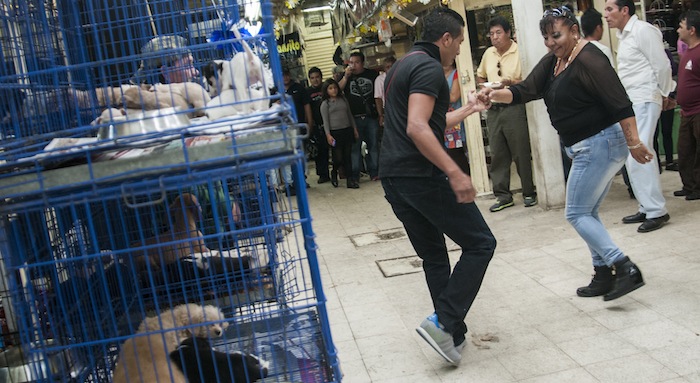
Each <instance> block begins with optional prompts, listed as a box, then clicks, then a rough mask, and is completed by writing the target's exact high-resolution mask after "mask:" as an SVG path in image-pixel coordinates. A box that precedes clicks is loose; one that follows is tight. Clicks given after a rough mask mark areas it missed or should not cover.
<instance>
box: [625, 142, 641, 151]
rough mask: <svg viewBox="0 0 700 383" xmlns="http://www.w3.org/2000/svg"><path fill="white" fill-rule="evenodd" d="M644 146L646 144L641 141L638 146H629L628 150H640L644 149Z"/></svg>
mask: <svg viewBox="0 0 700 383" xmlns="http://www.w3.org/2000/svg"><path fill="white" fill-rule="evenodd" d="M642 145H644V143H643V142H642V141H639V143H638V144H637V145H634V146H627V149H629V150H634V149H639V148H641V147H642Z"/></svg>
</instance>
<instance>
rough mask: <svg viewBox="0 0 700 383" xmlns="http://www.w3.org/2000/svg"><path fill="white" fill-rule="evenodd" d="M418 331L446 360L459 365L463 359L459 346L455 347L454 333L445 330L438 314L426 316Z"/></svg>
mask: <svg viewBox="0 0 700 383" xmlns="http://www.w3.org/2000/svg"><path fill="white" fill-rule="evenodd" d="M416 331H417V332H418V334H420V336H422V337H423V339H425V341H426V342H428V344H429V345H430V346H432V347H433V348H434V349H435V351H437V352H438V354H440V356H442V357H443V358H445V360H446V361H448V362H449V363H451V364H453V365H455V366H458V365H459V362H460V361H461V360H462V355H461V354H460V352H459V351H458V350H457V348H455V344H454V339H453V338H452V334H450V333H448V332H447V331H445V330H444V327H443V326H442V325H441V324H440V322H438V317H437V314H435V313H433V314H432V315H430V316H429V317H427V318H425V320H423V322H422V323H421V324H420V327H418V328H417V329H416ZM465 343H466V342H465Z"/></svg>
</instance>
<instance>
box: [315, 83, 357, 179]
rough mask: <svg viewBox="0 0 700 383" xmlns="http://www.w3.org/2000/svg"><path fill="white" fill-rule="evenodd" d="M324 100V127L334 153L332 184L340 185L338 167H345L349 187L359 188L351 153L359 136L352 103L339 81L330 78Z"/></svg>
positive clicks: (322, 104) (322, 90)
mask: <svg viewBox="0 0 700 383" xmlns="http://www.w3.org/2000/svg"><path fill="white" fill-rule="evenodd" d="M321 92H322V93H323V102H322V103H321V117H322V118H323V129H324V130H325V131H326V140H328V145H330V146H331V152H332V153H333V170H332V171H331V184H333V186H334V187H338V169H340V167H342V168H343V170H344V173H345V174H346V175H347V178H346V179H347V187H348V188H350V189H357V188H359V187H360V185H358V183H357V182H356V181H353V180H352V177H350V174H352V161H351V158H350V154H351V152H352V144H353V143H354V142H355V140H357V138H358V137H359V135H358V132H357V127H356V126H355V118H354V117H353V116H352V112H350V105H348V102H347V101H346V100H345V97H343V95H342V94H341V93H340V87H339V86H338V83H337V82H336V81H335V80H333V79H328V80H326V81H325V82H324V83H323V87H322V88H321Z"/></svg>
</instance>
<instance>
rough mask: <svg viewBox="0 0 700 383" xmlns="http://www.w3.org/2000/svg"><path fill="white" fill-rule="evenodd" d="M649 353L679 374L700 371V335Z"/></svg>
mask: <svg viewBox="0 0 700 383" xmlns="http://www.w3.org/2000/svg"><path fill="white" fill-rule="evenodd" d="M649 355H651V356H652V357H653V358H654V359H656V360H657V361H659V362H660V363H662V364H663V365H664V366H667V367H669V368H670V369H671V370H673V371H674V372H675V373H677V374H678V375H681V376H684V375H689V374H691V373H700V337H696V338H695V339H693V340H691V341H689V342H685V343H679V344H674V345H671V346H668V347H664V348H660V349H656V350H653V351H649Z"/></svg>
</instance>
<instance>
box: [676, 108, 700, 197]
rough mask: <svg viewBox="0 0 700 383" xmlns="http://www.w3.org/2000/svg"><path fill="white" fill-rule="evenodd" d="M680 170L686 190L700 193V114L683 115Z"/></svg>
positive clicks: (680, 131)
mask: <svg viewBox="0 0 700 383" xmlns="http://www.w3.org/2000/svg"><path fill="white" fill-rule="evenodd" d="M678 172H679V173H680V175H681V182H682V183H683V189H684V190H686V191H689V192H693V193H700V114H695V115H692V116H681V126H680V129H679V130H678Z"/></svg>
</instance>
